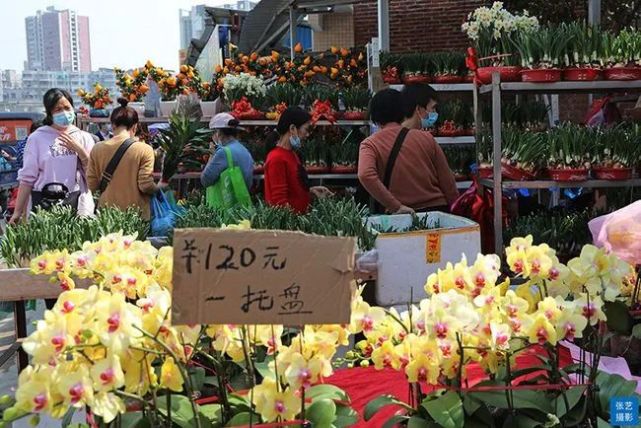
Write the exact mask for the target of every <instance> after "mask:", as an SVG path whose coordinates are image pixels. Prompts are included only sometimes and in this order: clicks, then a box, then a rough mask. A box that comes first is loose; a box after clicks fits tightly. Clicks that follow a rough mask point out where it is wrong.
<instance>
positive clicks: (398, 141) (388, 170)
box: [383, 128, 410, 189]
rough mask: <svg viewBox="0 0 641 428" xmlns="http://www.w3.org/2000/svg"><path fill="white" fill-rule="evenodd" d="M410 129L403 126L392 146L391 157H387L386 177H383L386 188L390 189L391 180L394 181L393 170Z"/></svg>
mask: <svg viewBox="0 0 641 428" xmlns="http://www.w3.org/2000/svg"><path fill="white" fill-rule="evenodd" d="M409 131H410V130H409V129H408V128H401V131H400V132H399V133H398V136H397V137H396V141H395V142H394V146H393V147H392V151H391V152H390V155H389V159H387V166H386V167H385V177H384V178H383V185H384V186H385V188H386V189H389V186H390V182H391V181H392V172H393V171H394V165H395V164H396V158H398V154H399V152H400V151H401V147H402V146H403V142H404V141H405V137H407V134H408V133H409Z"/></svg>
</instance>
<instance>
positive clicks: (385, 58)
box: [380, 52, 402, 85]
mask: <svg viewBox="0 0 641 428" xmlns="http://www.w3.org/2000/svg"><path fill="white" fill-rule="evenodd" d="M380 62H381V74H382V75H383V82H385V83H387V84H388V85H398V84H400V83H401V75H402V70H401V56H400V55H396V54H391V53H389V52H381V54H380Z"/></svg>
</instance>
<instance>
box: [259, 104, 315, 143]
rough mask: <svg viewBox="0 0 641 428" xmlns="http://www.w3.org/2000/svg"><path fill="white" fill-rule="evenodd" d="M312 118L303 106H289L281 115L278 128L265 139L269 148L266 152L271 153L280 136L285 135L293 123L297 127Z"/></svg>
mask: <svg viewBox="0 0 641 428" xmlns="http://www.w3.org/2000/svg"><path fill="white" fill-rule="evenodd" d="M310 120H312V116H311V115H310V114H309V113H308V112H306V111H305V110H303V109H302V108H300V107H288V108H287V109H286V110H285V111H284V112H283V113H282V114H281V115H280V119H278V125H276V130H275V131H272V133H271V134H269V135H268V136H267V140H266V141H265V148H266V149H267V151H266V153H269V152H270V151H271V150H272V149H273V148H274V147H276V143H278V139H279V138H280V136H281V135H285V134H286V133H287V132H288V131H289V128H290V127H291V126H292V125H294V126H295V127H296V128H300V127H301V126H303V125H304V124H306V123H307V122H309V121H310Z"/></svg>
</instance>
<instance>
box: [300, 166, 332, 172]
mask: <svg viewBox="0 0 641 428" xmlns="http://www.w3.org/2000/svg"><path fill="white" fill-rule="evenodd" d="M305 171H307V173H308V174H327V171H329V168H327V167H326V166H317V165H308V166H306V167H305Z"/></svg>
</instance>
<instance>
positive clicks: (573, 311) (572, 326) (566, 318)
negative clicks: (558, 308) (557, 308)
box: [556, 302, 588, 341]
mask: <svg viewBox="0 0 641 428" xmlns="http://www.w3.org/2000/svg"><path fill="white" fill-rule="evenodd" d="M582 312H583V308H582V307H580V306H579V305H578V304H577V302H563V312H562V314H561V316H560V318H559V319H558V320H557V323H556V332H557V336H558V337H559V338H560V339H565V340H570V341H573V340H574V339H575V338H577V339H580V338H582V337H583V330H585V327H587V325H588V319H587V318H586V317H585V316H584V315H583V313H582Z"/></svg>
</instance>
